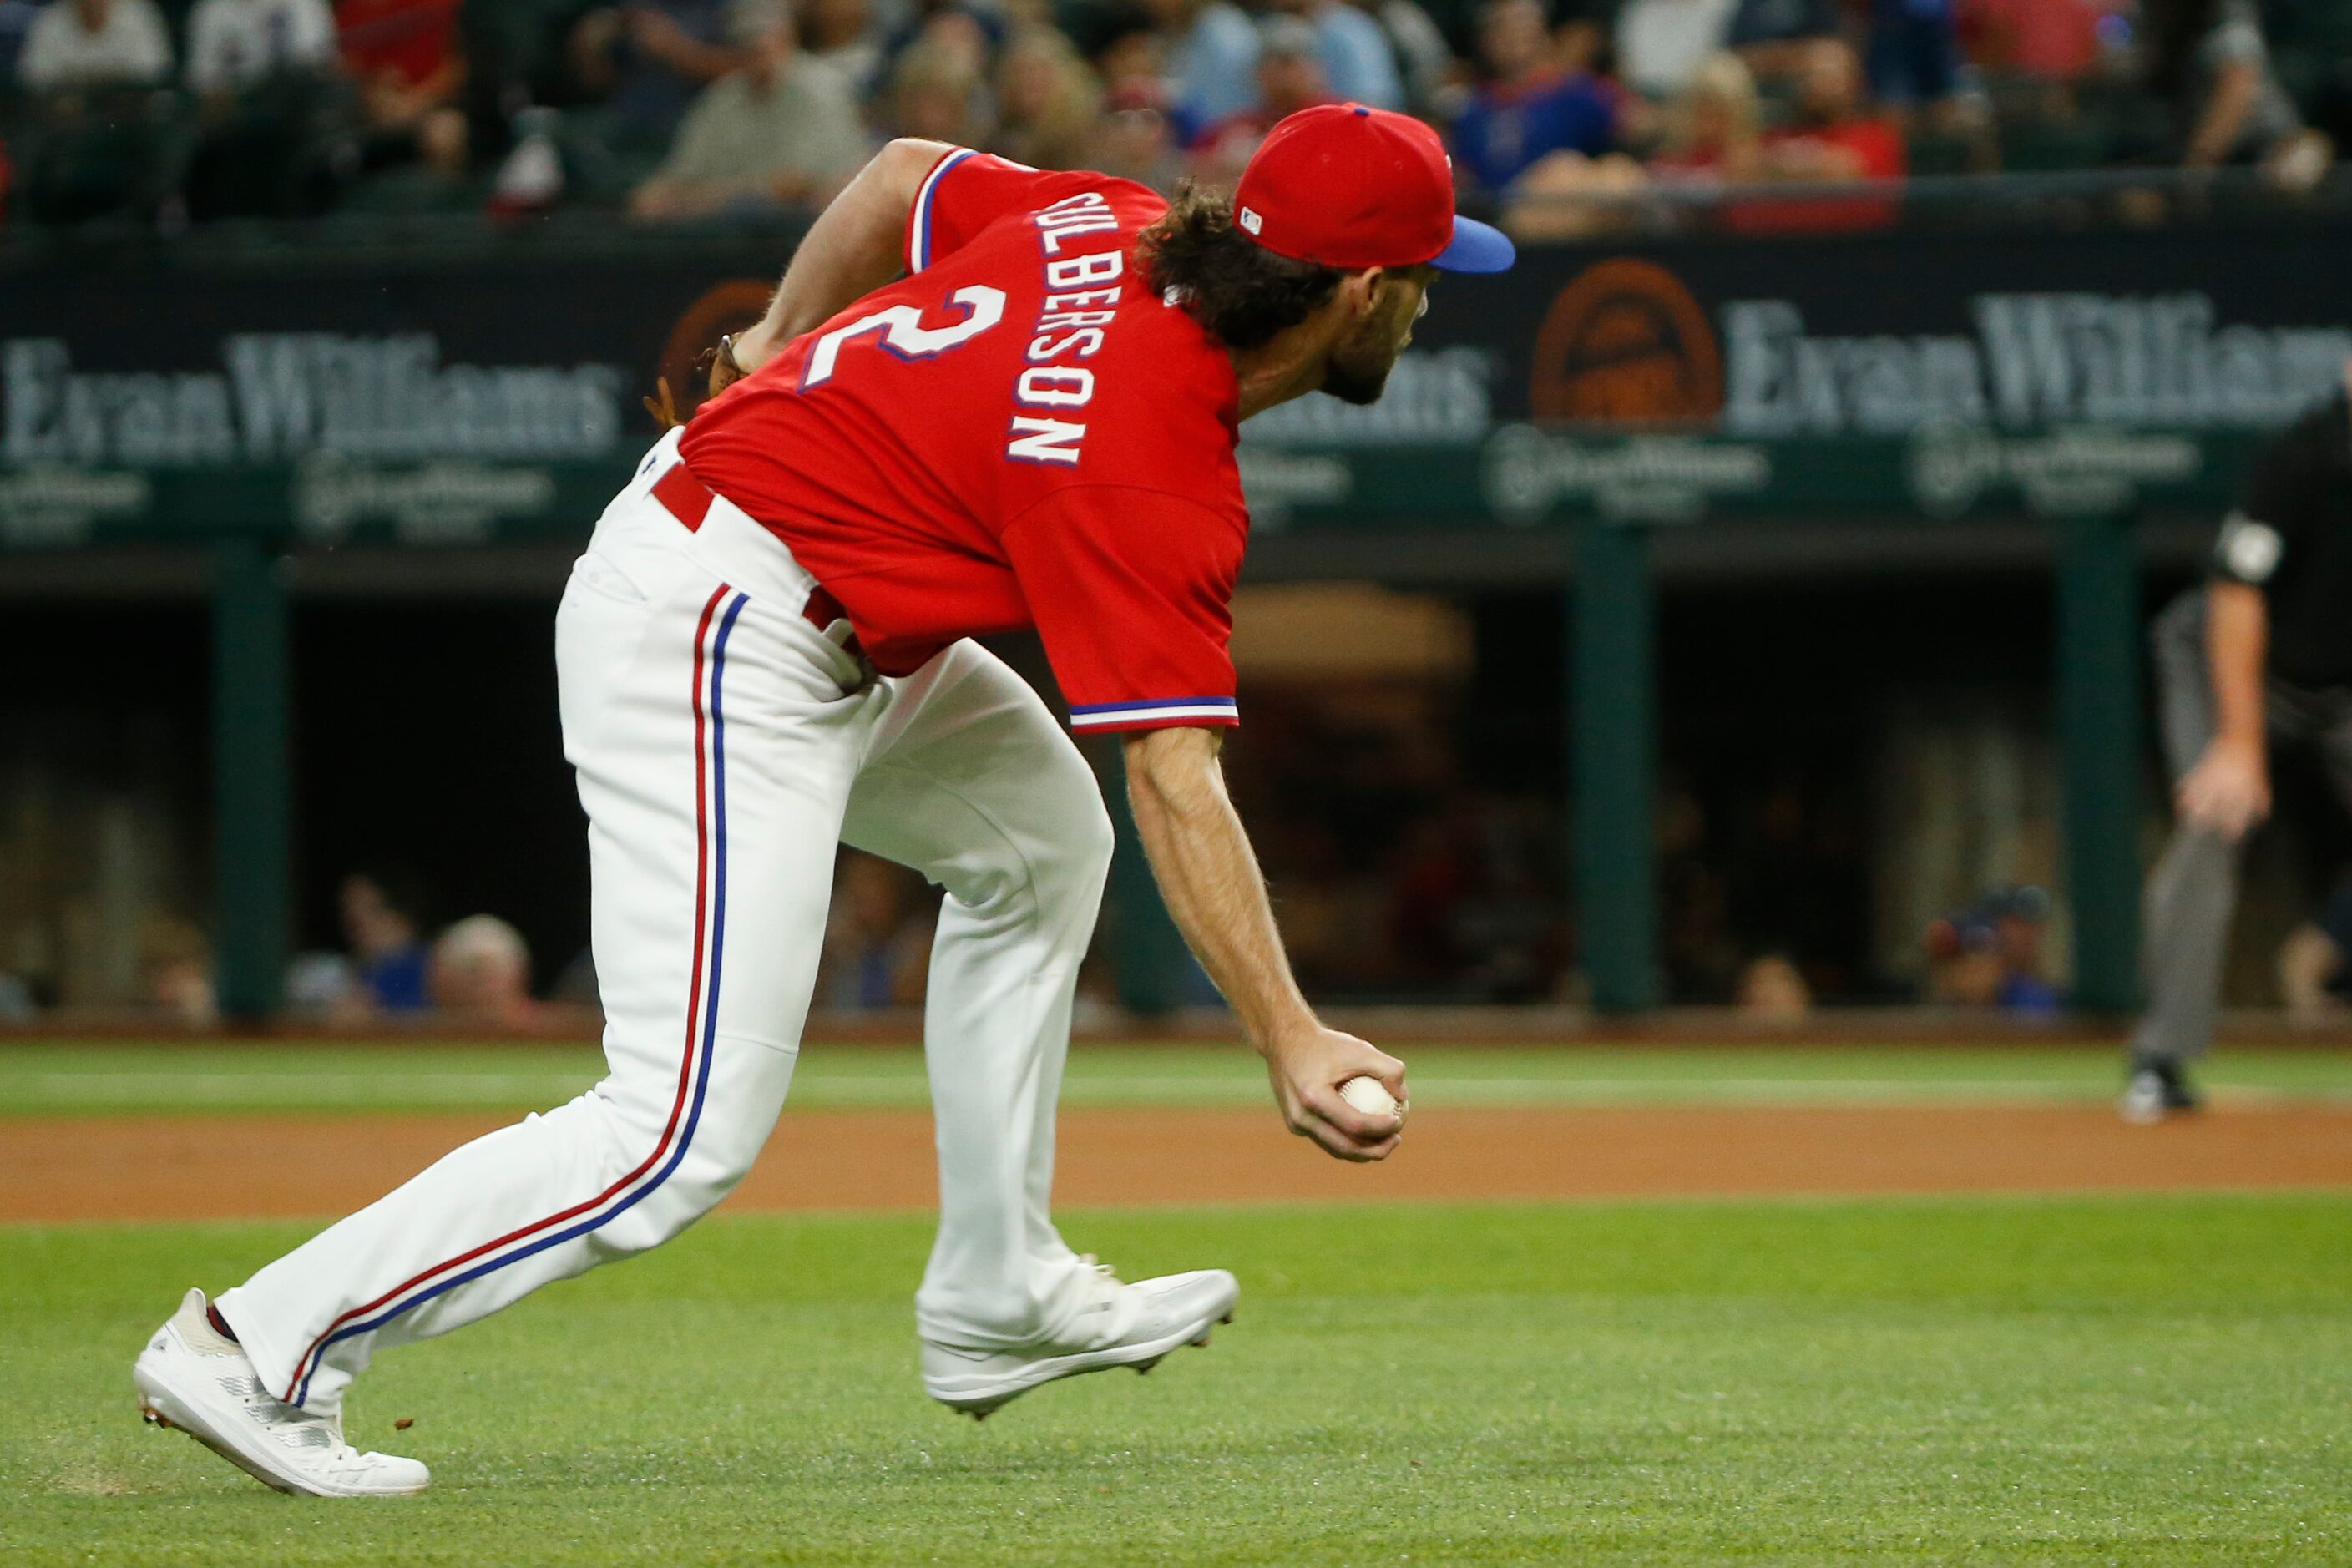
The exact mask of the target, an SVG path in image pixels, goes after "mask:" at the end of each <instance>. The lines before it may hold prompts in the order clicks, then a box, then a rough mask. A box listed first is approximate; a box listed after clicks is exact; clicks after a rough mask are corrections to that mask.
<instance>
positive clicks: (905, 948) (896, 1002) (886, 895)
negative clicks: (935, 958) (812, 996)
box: [817, 850, 937, 1007]
mask: <svg viewBox="0 0 2352 1568" xmlns="http://www.w3.org/2000/svg"><path fill="white" fill-rule="evenodd" d="M920 885H921V879H919V878H918V877H916V876H915V875H914V873H912V872H910V871H908V870H907V869H906V868H903V867H899V866H894V865H892V864H891V863H890V862H889V861H887V860H884V859H882V858H878V857H877V856H873V855H866V854H862V853H860V852H858V851H856V850H846V851H845V852H844V853H843V855H842V858H841V872H840V879H839V882H838V884H837V885H836V887H835V897H834V900H833V913H832V916H831V918H830V920H829V921H827V923H826V926H825V933H824V959H823V962H822V963H821V964H820V967H819V971H818V981H817V999H818V1001H819V1003H820V1004H821V1005H824V1006H827V1007H911V1006H916V1005H919V1004H920V1003H921V1002H922V1000H923V987H924V983H925V981H926V980H927V979H928V978H929V971H930V952H931V926H932V923H933V921H934V920H935V919H936V918H937V910H936V908H932V909H929V910H919V909H917V908H916V907H915V900H914V898H913V896H912V895H913V890H914V889H915V888H917V887H919V886H920Z"/></svg>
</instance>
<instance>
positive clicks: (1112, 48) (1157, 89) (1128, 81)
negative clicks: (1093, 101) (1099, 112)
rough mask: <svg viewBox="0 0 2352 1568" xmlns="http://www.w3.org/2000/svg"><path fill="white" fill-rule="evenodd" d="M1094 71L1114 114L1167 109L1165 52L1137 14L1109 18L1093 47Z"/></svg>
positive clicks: (1168, 93)
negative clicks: (1146, 108)
mask: <svg viewBox="0 0 2352 1568" xmlns="http://www.w3.org/2000/svg"><path fill="white" fill-rule="evenodd" d="M1129 24H1131V25H1129ZM1094 68H1095V75H1096V76H1097V77H1099V78H1100V79H1102V86H1103V97H1104V99H1105V100H1106V101H1107V102H1108V103H1109V104H1111V105H1112V107H1113V110H1114V112H1116V110H1117V109H1118V106H1120V105H1124V106H1126V107H1128V108H1136V107H1139V106H1147V105H1148V106H1149V107H1150V108H1153V109H1158V110H1166V109H1167V107H1168V105H1169V102H1170V93H1171V90H1172V89H1171V87H1170V85H1169V81H1168V55H1167V51H1166V50H1165V49H1164V48H1162V47H1160V35H1159V34H1158V33H1155V32H1153V31H1152V30H1151V27H1150V23H1149V20H1148V19H1147V18H1146V17H1144V16H1143V15H1142V14H1141V13H1140V12H1137V13H1133V14H1129V15H1125V16H1115V17H1114V18H1113V25H1112V26H1111V27H1110V29H1109V30H1108V32H1107V33H1106V34H1105V35H1104V37H1102V38H1101V39H1100V40H1099V41H1098V42H1097V45H1096V48H1095V56H1094Z"/></svg>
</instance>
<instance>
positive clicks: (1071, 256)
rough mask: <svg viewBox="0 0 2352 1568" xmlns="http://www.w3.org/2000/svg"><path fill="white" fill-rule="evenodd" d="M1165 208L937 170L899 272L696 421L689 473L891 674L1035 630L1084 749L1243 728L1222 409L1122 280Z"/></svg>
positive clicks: (1151, 201) (1232, 519)
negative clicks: (836, 604)
mask: <svg viewBox="0 0 2352 1568" xmlns="http://www.w3.org/2000/svg"><path fill="white" fill-rule="evenodd" d="M1166 210H1167V203H1166V202H1164V201H1163V200H1161V199H1160V197H1159V196H1158V195H1154V194H1153V193H1152V192H1151V191H1150V190H1147V189H1146V188H1145V187H1143V186H1141V185H1139V184H1133V183H1131V182H1129V181H1127V180H1119V179H1114V178H1111V177H1110V176H1108V175H1105V174H1041V173H1039V172H1038V171H1036V170H1034V169H1029V168H1024V167H1023V166H1022V165H1020V164H1018V163H1009V162H1007V161H1005V160H1004V159H1002V158H996V157H992V156H991V155H989V154H987V153H974V152H971V151H969V150H959V151H957V152H954V153H949V154H948V155H947V156H946V157H944V158H942V159H941V160H940V162H939V163H938V164H937V165H936V166H935V167H934V168H933V169H932V170H931V172H930V174H929V176H928V177H927V178H926V179H925V180H924V181H923V184H922V186H921V188H920V191H919V194H918V195H917V196H916V199H915V205H914V208H913V210H912V211H911V213H910V214H909V215H908V226H907V271H908V276H907V277H905V278H903V279H900V280H899V281H898V282H896V283H894V284H892V285H890V286H889V287H888V288H887V289H877V291H876V292H874V293H872V294H869V295H867V296H866V298H864V299H863V300H858V301H857V303H856V304H855V305H852V306H851V307H850V308H849V309H847V310H844V311H842V312H841V313H840V314H839V315H837V316H835V317H834V318H833V319H832V320H831V321H826V322H825V323H824V325H823V326H821V327H819V328H817V329H816V330H815V331H812V332H809V333H807V334H805V335H804V336H802V337H800V338H797V339H795V340H793V342H792V344H791V345H790V346H789V347H788V348H786V349H785V350H784V352H783V353H781V354H779V355H777V356H776V358H775V359H774V360H772V362H770V363H767V364H765V365H762V366H761V368H760V369H759V371H758V372H756V373H755V374H752V375H750V376H748V377H746V378H745V379H743V380H742V381H740V382H738V383H737V384H735V385H733V386H730V387H729V388H728V389H727V390H726V391H725V392H723V393H721V394H720V395H719V396H717V397H715V398H713V399H711V400H710V401H709V403H707V404H705V405H703V406H702V408H701V409H700V410H698V412H697V413H696V414H695V416H694V418H693V419H692V421H690V422H689V423H688V426H687V427H686V434H685V437H684V444H683V446H682V447H680V451H681V453H682V455H683V457H684V458H685V460H686V465H687V467H688V468H689V469H690V470H691V471H692V472H693V474H694V476H695V478H696V479H699V480H701V481H702V482H703V483H704V484H705V485H707V486H709V488H710V489H712V490H713V491H715V492H717V493H718V494H719V495H722V496H725V497H726V498H727V499H728V500H731V501H733V502H734V503H735V504H736V505H737V506H740V507H741V508H742V509H743V510H745V511H746V512H749V513H750V514H751V516H752V517H754V518H756V519H758V520H759V521H761V522H762V523H763V524H765V525H766V526H767V527H768V528H770V529H771V530H772V531H774V532H775V533H776V534H777V535H779V536H780V537H781V538H782V540H783V541H784V542H785V543H786V544H787V545H789V546H790V547H791V549H792V552H793V556H794V558H795V559H797V560H798V561H799V562H800V563H801V564H802V565H803V566H804V567H806V568H807V569H808V571H809V573H810V574H812V575H813V576H814V577H815V578H816V580H817V581H818V582H819V583H821V584H824V587H825V588H826V590H827V591H829V592H830V593H831V594H832V595H834V596H835V598H836V599H838V600H840V601H841V605H842V607H843V609H844V611H845V613H846V614H847V615H848V616H849V619H850V623H851V624H852V625H853V626H856V629H857V636H858V639H859V641H860V642H862V643H863V644H864V645H865V647H866V651H867V653H868V654H869V655H870V656H871V657H872V658H873V659H874V662H875V664H876V666H877V668H881V669H882V670H884V671H885V672H886V673H891V674H904V673H907V672H908V671H911V670H912V669H914V668H916V667H917V666H918V665H919V664H921V663H922V662H923V660H924V659H926V658H929V657H930V656H931V655H932V654H933V653H935V652H937V651H938V650H939V649H940V648H941V647H945V646H947V645H948V644H949V643H951V642H953V641H955V640H956V639H957V638H959V637H975V636H980V635H982V634H985V633H990V632H1003V631H1012V630H1017V629H1021V628H1024V627H1027V626H1035V627H1036V628H1037V630H1038V632H1039V633H1040V634H1041V635H1042V637H1044V639H1045V652H1046V656H1047V657H1048V658H1050V659H1051V660H1052V662H1053V666H1054V673H1055V677H1056V678H1057V679H1059V680H1060V682H1061V686H1062V692H1063V695H1064V696H1065V697H1066V698H1067V699H1068V700H1069V702H1070V724H1071V727H1072V728H1073V729H1075V730H1082V731H1106V730H1140V729H1150V728H1157V727H1163V726H1168V725H1177V724H1231V723H1234V721H1235V713H1234V667H1233V660H1232V658H1230V657H1229V656H1228V654H1227V652H1226V642H1227V639H1228V637H1229V636H1230V634H1231V632H1232V629H1233V621H1232V616H1231V613H1230V610H1229V608H1228V606H1229V604H1230V601H1231V599H1232V597H1233V591H1234V579H1235V577H1236V576H1237V575H1238V574H1239V572H1240V570H1241V563H1242V552H1243V549H1244V545H1245V543H1246V542H1247V538H1248V532H1249V514H1248V511H1247V509H1246V508H1245V506H1244V503H1243V500H1242V488H1241V474H1240V470H1239V469H1238V468H1237V467H1236V466H1235V464H1234V440H1235V437H1236V435H1237V425H1238V415H1239V408H1238V402H1239V393H1238V389H1237V388H1236V386H1235V384H1234V371H1233V363H1232V361H1231V360H1230V359H1229V358H1228V357H1227V356H1226V354H1225V352H1224V350H1223V348H1222V347H1220V346H1219V344H1218V343H1217V342H1215V340H1213V338H1211V337H1210V336H1209V334H1208V333H1207V331H1204V330H1203V329H1202V326H1201V325H1200V323H1199V322H1198V321H1194V320H1193V319H1192V316H1190V315H1189V314H1187V313H1186V312H1185V311H1184V310H1182V309H1181V308H1179V307H1178V306H1176V305H1173V304H1171V303H1170V302H1168V301H1167V300H1163V299H1162V298H1161V297H1160V295H1158V294H1156V293H1154V292H1153V291H1152V290H1151V289H1150V286H1149V284H1148V283H1147V282H1146V280H1145V279H1144V278H1143V277H1142V276H1141V275H1140V272H1139V268H1138V267H1137V264H1136V260H1135V257H1134V254H1133V251H1134V242H1135V237H1136V235H1137V234H1138V233H1139V231H1140V230H1142V229H1143V228H1145V227H1146V226H1149V225H1150V223H1151V222H1152V221H1153V220H1155V219H1156V218H1158V217H1159V216H1160V214H1161V213H1163V212H1165V211H1166Z"/></svg>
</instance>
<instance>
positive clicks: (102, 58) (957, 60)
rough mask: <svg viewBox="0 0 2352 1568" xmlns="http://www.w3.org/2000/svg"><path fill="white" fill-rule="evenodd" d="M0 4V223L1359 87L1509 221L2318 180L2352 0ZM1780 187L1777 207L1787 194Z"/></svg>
mask: <svg viewBox="0 0 2352 1568" xmlns="http://www.w3.org/2000/svg"><path fill="white" fill-rule="evenodd" d="M1254 5H1255V8H1244V6H1243V5H1237V4H1234V0H627V3H625V4H619V5H614V4H611V3H610V0H336V3H334V4H332V5H330V3H329V0H0V84H5V89H6V91H5V101H0V202H5V207H0V211H5V214H6V216H7V219H8V221H11V222H17V223H21V222H26V221H33V222H47V223H69V222H76V221H81V220H87V219H90V218H95V217H100V216H118V217H120V216H128V217H130V218H132V219H135V220H140V221H149V220H156V221H160V222H161V223H162V225H163V226H164V227H166V228H170V227H174V226H177V225H178V224H180V223H181V222H184V221H186V220H189V219H194V220H203V219H206V218H211V217H218V216H299V215H305V214H312V213H318V212H322V211H325V210H328V209H330V208H345V209H350V208H357V209H362V210H373V211H394V212H398V211H419V210H424V211H435V210H450V211H463V210H477V209H479V210H489V211H493V212H507V213H511V212H527V211H533V210H539V209H543V208H546V207H549V206H552V205H559V204H565V205H590V206H604V207H608V208H615V209H625V210H626V211H628V212H629V213H631V214H633V215H634V216H636V217H637V218H639V219H641V220H644V221H646V222H660V221H675V220H680V219H689V218H709V217H711V216H727V215H736V214H742V213H746V212H758V211H771V210H773V209H777V208H803V207H807V206H810V205H815V204H819V203H821V202H822V201H823V200H824V198H825V197H826V196H827V195H829V194H830V193H831V192H832V191H833V190H834V189H835V188H836V187H837V186H838V185H839V184H841V182H842V181H843V180H844V179H845V178H846V177H847V175H848V174H849V173H850V172H851V171H852V170H854V169H855V168H856V165H857V164H858V163H860V162H861V161H862V160H863V158H864V157H865V156H866V153H867V151H868V150H869V149H870V148H871V147H872V146H873V145H874V144H875V142H877V140H878V139H880V138H882V137H886V136H888V135H893V134H903V135H915V136H927V137H933V138H937V139H940V140H942V141H952V142H962V143H966V144H971V145H976V146H982V147H986V148H989V149H992V150H993V151H997V152H1001V153H1004V154H1006V155H1008V156H1011V157H1013V158H1016V159H1019V160H1022V161H1024V162H1027V163H1034V164H1038V165H1041V166H1048V167H1050V166H1060V165H1073V164H1085V165H1088V166H1094V167H1100V168H1104V169H1108V170H1110V171H1112V172H1115V173H1118V174H1127V175H1130V176H1132V177H1134V178H1137V179H1139V180H1142V181H1144V182H1146V183H1148V184H1154V185H1158V186H1162V187H1166V186H1169V185H1171V184H1173V183H1174V182H1175V181H1177V180H1178V179H1180V178H1183V177H1187V176H1190V177H1194V178H1199V179H1202V180H1208V181H1216V180H1222V179H1226V178H1229V177H1231V175H1232V174H1234V171H1235V170H1236V169H1237V168H1238V167H1239V165H1240V163H1242V162H1243V161H1244V159H1246V157H1247V156H1248V154H1249V152H1250V151H1251V149H1252V148H1253V147H1254V146H1255V143H1256V142H1257V140H1258V138H1259V137H1260V136H1262V135H1263V134H1264V132H1265V129H1266V127H1267V126H1269V125H1270V124H1271V123H1273V121H1276V120H1277V119H1279V118H1280V117H1281V116H1282V115H1284V114H1285V113H1286V112H1288V111H1290V110H1295V109H1297V108H1300V107H1302V106H1304V105H1307V104H1311V103H1315V102H1318V101H1322V100H1360V101H1362V102H1366V103H1372V104H1379V105H1382V106H1386V107H1392V108H1398V109H1403V110H1410V111H1412V112H1413V113H1415V114H1419V115H1422V116H1423V117H1425V118H1427V119H1428V120H1429V121H1432V122H1433V123H1434V124H1436V125H1438V126H1440V127H1441V128H1443V129H1444V131H1445V132H1446V133H1447V134H1448V136H1449V138H1450V139H1451V142H1452V144H1453V146H1454V153H1455V165H1456V168H1457V170H1458V171H1459V174H1460V176H1461V179H1462V181H1463V184H1464V186H1465V200H1467V201H1468V202H1471V203H1473V204H1475V205H1480V206H1482V207H1484V208H1486V209H1489V210H1500V211H1501V212H1502V213H1503V214H1504V215H1505V216H1506V218H1507V220H1508V221H1510V222H1512V223H1513V224H1515V225H1516V226H1518V227H1519V228H1520V229H1521V230H1522V232H1523V233H1526V234H1528V235H1531V236H1541V235H1544V234H1547V233H1556V232H1562V231H1566V232H1574V231H1575V230H1576V229H1577V228H1578V226H1580V225H1581V224H1583V223H1584V222H1586V221H1588V219H1587V218H1586V217H1584V216H1580V214H1582V213H1583V212H1585V211H1587V210H1589V209H1591V206H1592V205H1593V204H1592V203H1591V201H1589V200H1582V201H1579V200H1562V199H1560V198H1590V197H1591V196H1594V195H1625V194H1628V193H1638V192H1651V193H1656V194H1661V195H1675V194H1679V193H1687V192H1691V191H1694V190H1696V191H1709V190H1712V189H1717V188H1721V187H1724V186H1749V185H1755V184H1765V183H1770V182H1796V183H1802V184H1820V183H1824V182H1843V181H1851V180H1859V179H1870V180H1895V179H1900V178H1903V177H1906V175H1907V174H1952V173H1967V172H1990V171H1994V170H2000V169H2010V170H2026V171H2048V170H2061V169H2076V168H2090V167H2098V166H2104V165H2116V164H2123V165H2137V166H2154V165H2158V164H2165V163H2172V164H2179V165H2182V166H2188V167H2216V166H2221V165H2225V164H2248V165H2256V166H2260V167H2262V168H2263V169H2265V170H2267V171H2268V172H2269V173H2270V174H2272V175H2273V177H2274V178H2275V179H2276V180H2278V181H2279V182H2280V183H2282V184H2286V185H2289V186H2297V185H2305V184H2310V183H2313V182H2315V180H2317V179H2318V178H2319V177H2320V176H2321V175H2322V174H2325V173H2326V170H2327V169H2328V167H2329V166H2330V163H2331V162H2332V159H2333V148H2334V143H2335V142H2336V141H2340V140H2342V139H2343V137H2344V136H2345V134H2346V132H2347V126H2352V0H1254ZM1783 206H1784V209H1785V206H1786V204H1783Z"/></svg>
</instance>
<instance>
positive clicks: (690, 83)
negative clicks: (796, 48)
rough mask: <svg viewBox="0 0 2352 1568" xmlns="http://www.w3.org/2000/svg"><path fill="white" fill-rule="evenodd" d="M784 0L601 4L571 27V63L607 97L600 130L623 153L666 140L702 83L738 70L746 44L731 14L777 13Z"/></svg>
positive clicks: (613, 148) (656, 145)
mask: <svg viewBox="0 0 2352 1568" xmlns="http://www.w3.org/2000/svg"><path fill="white" fill-rule="evenodd" d="M781 5H782V0H634V3H632V4H629V5H608V6H600V7H598V8H597V9H595V10H593V11H590V12H588V13H587V14H586V15H585V16H582V17H581V18H580V20H579V21H578V22H577V23H576V24H574V25H573V26H572V40H571V47H572V68H573V71H574V73H575V74H576V75H577V77H578V79H579V81H580V84H581V86H582V87H583V88H584V89H586V90H587V91H588V92H589V93H590V94H592V95H593V96H595V97H598V98H601V99H602V100H604V114H603V116H602V117H601V124H600V126H599V131H600V132H601V135H602V139H603V141H604V143H605V145H606V147H607V148H608V149H610V150H611V151H613V152H615V153H622V154H624V155H625V154H628V153H642V152H646V151H649V150H655V149H659V148H662V147H665V146H667V144H668V142H669V140H670V137H671V135H672V133H673V132H676V131H677V123H678V121H680V120H682V119H684V118H685V117H686V111H687V110H688V107H689V106H691V105H692V103H693V102H694V99H695V95H696V94H697V93H699V92H700V91H701V90H702V89H704V88H706V87H708V86H709V85H710V84H711V83H712V82H715V81H717V80H718V79H719V78H721V77H723V76H725V75H727V74H728V73H729V72H730V71H733V70H737V69H740V68H741V67H742V65H743V63H744V60H745V56H746V53H747V51H745V50H743V49H741V48H740V47H736V46H735V45H733V44H732V43H731V42H730V16H731V14H732V13H734V12H737V11H742V10H757V11H759V12H761V13H764V14H767V15H772V14H773V13H774V12H776V11H777V10H778V9H780V8H781Z"/></svg>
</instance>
